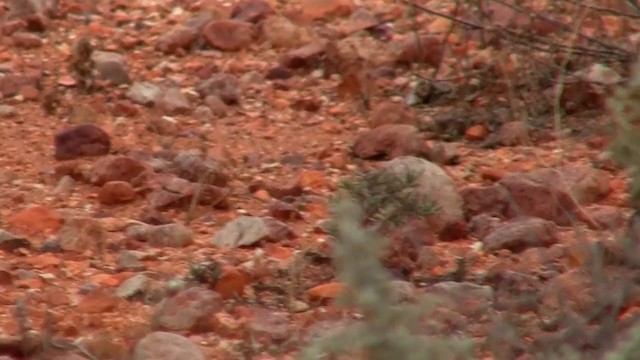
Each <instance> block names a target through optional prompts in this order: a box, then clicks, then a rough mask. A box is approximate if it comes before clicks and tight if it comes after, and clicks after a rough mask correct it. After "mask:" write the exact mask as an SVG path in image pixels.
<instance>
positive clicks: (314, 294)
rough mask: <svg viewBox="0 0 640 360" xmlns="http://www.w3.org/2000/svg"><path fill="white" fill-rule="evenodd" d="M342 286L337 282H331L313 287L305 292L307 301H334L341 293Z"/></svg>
mask: <svg viewBox="0 0 640 360" xmlns="http://www.w3.org/2000/svg"><path fill="white" fill-rule="evenodd" d="M343 288H344V286H342V284H341V283H339V282H331V283H326V284H321V285H318V286H315V287H313V288H311V289H309V290H307V296H308V297H309V300H312V301H313V300H323V299H334V298H335V297H336V296H338V295H339V294H340V292H342V289H343Z"/></svg>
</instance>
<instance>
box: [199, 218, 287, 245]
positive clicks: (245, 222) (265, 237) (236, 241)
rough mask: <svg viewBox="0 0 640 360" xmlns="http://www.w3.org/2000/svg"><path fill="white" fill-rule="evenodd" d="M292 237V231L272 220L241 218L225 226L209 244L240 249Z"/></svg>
mask: <svg viewBox="0 0 640 360" xmlns="http://www.w3.org/2000/svg"><path fill="white" fill-rule="evenodd" d="M292 236H293V231H292V230H291V229H290V228H289V227H288V226H287V225H286V224H284V223H282V222H280V221H278V220H275V219H273V218H260V217H255V216H241V217H239V218H237V219H235V220H233V221H231V222H229V223H227V224H225V226H224V227H223V228H222V229H220V230H219V231H218V232H217V233H216V234H215V235H214V237H213V238H212V239H211V243H212V244H213V245H215V246H218V247H241V246H250V245H253V244H255V243H257V242H259V241H279V240H283V239H286V238H291V237H292Z"/></svg>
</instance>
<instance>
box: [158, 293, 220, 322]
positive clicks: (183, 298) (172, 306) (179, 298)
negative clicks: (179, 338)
mask: <svg viewBox="0 0 640 360" xmlns="http://www.w3.org/2000/svg"><path fill="white" fill-rule="evenodd" d="M220 310H222V298H221V297H220V295H219V294H218V293H216V292H215V291H211V290H208V289H204V288H201V287H192V288H189V289H187V290H184V291H182V292H179V293H178V294H176V295H174V296H172V297H169V298H166V299H164V300H163V301H162V302H161V303H160V304H158V306H157V307H156V310H155V313H154V315H153V320H152V327H153V328H154V329H166V330H172V331H186V330H188V331H192V332H201V331H207V330H210V329H211V327H212V325H213V323H212V320H213V316H212V315H213V314H215V313H217V312H218V311H220Z"/></svg>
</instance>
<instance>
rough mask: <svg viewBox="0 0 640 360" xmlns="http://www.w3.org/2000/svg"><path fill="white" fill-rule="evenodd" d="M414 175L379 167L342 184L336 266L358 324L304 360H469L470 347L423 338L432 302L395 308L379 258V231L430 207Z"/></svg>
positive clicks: (336, 207) (335, 210) (317, 345)
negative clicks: (342, 357)
mask: <svg viewBox="0 0 640 360" xmlns="http://www.w3.org/2000/svg"><path fill="white" fill-rule="evenodd" d="M416 179H417V176H415V174H408V175H407V176H405V177H399V176H396V175H393V174H391V173H388V172H385V171H381V170H377V171H373V172H368V173H363V174H360V175H358V176H356V178H355V180H350V181H346V182H344V183H342V185H341V191H339V192H338V194H337V196H336V197H335V198H334V200H333V201H332V214H333V224H332V230H333V235H334V236H335V237H336V240H338V241H336V242H335V243H334V261H335V264H336V268H337V271H338V280H340V281H341V282H342V283H343V284H344V285H345V287H346V288H347V289H348V290H347V291H344V292H343V293H342V295H341V297H340V298H339V300H340V303H341V304H343V305H344V306H348V307H353V308H355V309H356V310H357V311H358V312H359V313H360V314H362V315H363V320H362V321H358V322H355V323H354V324H352V325H351V326H349V327H348V328H346V329H345V330H343V331H337V332H336V333H333V334H331V335H329V336H327V337H324V338H322V339H319V340H316V341H315V342H314V343H313V344H311V345H310V346H309V347H308V348H306V349H305V350H303V352H302V353H301V356H300V358H301V359H303V360H312V359H314V360H315V359H325V358H333V357H332V356H335V355H338V354H355V353H357V354H360V355H363V356H364V357H365V358H367V359H372V360H386V359H398V360H404V359H407V360H411V359H415V360H428V359H470V358H472V343H471V341H469V340H461V339H457V338H446V339H444V338H430V337H428V336H426V335H424V334H425V333H426V332H425V323H424V321H423V319H424V315H426V314H428V313H430V312H431V311H432V310H433V308H434V306H435V304H436V301H435V300H434V299H433V298H424V299H421V301H419V302H418V303H417V304H399V303H398V302H397V300H396V295H395V292H394V288H393V286H392V282H391V277H390V275H389V274H388V273H387V272H386V270H385V268H384V266H383V265H382V262H381V260H380V256H381V255H382V253H383V250H384V248H385V246H386V244H387V241H386V239H385V238H384V237H383V236H382V235H381V234H380V231H379V230H380V229H384V228H387V227H388V226H393V225H397V224H399V223H400V222H401V221H402V220H403V219H406V217H407V216H413V215H416V214H418V215H425V214H428V213H431V212H433V211H434V210H435V208H434V207H433V206H432V205H431V204H430V203H429V202H427V201H424V199H420V198H419V197H418V196H416V195H415V193H413V192H411V191H407V190H408V189H410V188H411V187H413V186H415V184H416Z"/></svg>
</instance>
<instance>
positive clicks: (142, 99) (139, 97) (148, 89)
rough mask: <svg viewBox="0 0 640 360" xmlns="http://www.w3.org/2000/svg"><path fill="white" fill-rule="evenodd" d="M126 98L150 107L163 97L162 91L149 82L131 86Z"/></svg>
mask: <svg viewBox="0 0 640 360" xmlns="http://www.w3.org/2000/svg"><path fill="white" fill-rule="evenodd" d="M126 96H127V98H128V99H129V100H131V101H133V102H134V103H136V104H140V105H145V106H150V105H153V104H155V102H156V101H158V99H160V98H161V97H162V89H160V87H159V86H158V85H155V84H152V83H150V82H148V81H142V82H136V83H134V84H133V85H131V87H130V88H129V90H128V91H127V94H126Z"/></svg>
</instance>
